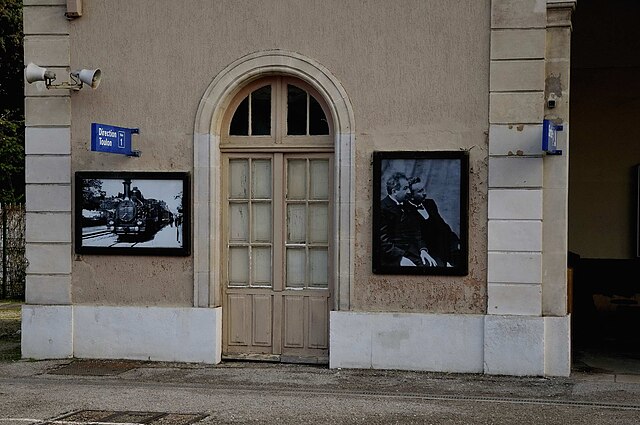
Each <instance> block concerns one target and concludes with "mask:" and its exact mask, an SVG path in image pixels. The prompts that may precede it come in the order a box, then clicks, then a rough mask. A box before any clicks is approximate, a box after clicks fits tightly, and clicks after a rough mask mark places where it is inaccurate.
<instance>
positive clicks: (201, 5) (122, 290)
mask: <svg viewBox="0 0 640 425" xmlns="http://www.w3.org/2000/svg"><path fill="white" fill-rule="evenodd" d="M489 15H490V2H489V0H484V1H473V2H442V1H439V0H430V1H425V0H413V1H404V2H388V1H369V2H344V1H341V0H332V1H323V2H300V1H297V0H289V1H283V0H271V1H247V2H237V1H216V2H211V1H191V2H188V3H186V2H175V1H165V2H158V1H151V0H146V1H142V0H140V1H135V2H132V1H128V0H121V1H115V0H114V1H109V2H103V1H97V0H94V1H89V0H85V1H84V16H83V17H82V18H80V19H77V20H74V21H71V22H70V28H71V30H70V33H71V64H72V66H82V67H100V68H101V69H102V72H103V80H102V83H101V85H100V87H99V89H98V90H95V91H93V92H89V91H88V90H86V89H85V90H83V91H81V92H78V93H75V94H73V101H72V102H71V104H72V117H73V118H72V127H71V134H72V136H71V137H72V171H80V170H136V171H138V170H139V171H189V172H192V171H193V127H194V120H195V114H196V109H197V107H198V103H199V101H200V99H201V98H202V96H203V94H204V92H205V90H206V88H207V87H208V85H209V84H210V83H211V81H212V80H213V78H214V77H215V76H216V75H217V74H218V73H219V72H220V71H221V70H222V69H224V67H225V66H227V65H228V64H229V63H231V62H233V61H234V60H236V59H238V58H239V57H242V56H244V55H246V54H249V53H251V52H256V51H260V50H265V49H275V48H277V49H284V50H289V51H294V52H298V53H300V54H302V55H304V56H307V57H310V58H313V59H314V60H316V61H318V62H319V63H320V64H322V65H323V66H324V67H326V68H327V69H328V70H329V71H330V72H331V73H332V74H333V75H334V76H336V78H337V79H338V80H339V81H340V82H341V84H342V86H343V87H344V88H345V90H346V92H347V94H348V96H349V98H350V102H351V104H352V105H353V109H354V115H355V125H356V128H355V143H356V198H355V202H356V205H355V210H356V217H355V219H356V240H355V248H356V255H355V261H356V262H355V269H354V272H355V273H354V274H355V281H354V283H353V285H352V288H353V290H352V293H351V298H352V303H351V307H352V308H353V309H355V310H374V311H377V310H381V311H382V310H385V311H431V312H451V313H454V312H455V313H483V312H485V310H486V307H485V306H486V267H487V265H486V258H487V255H486V240H487V230H486V223H487V203H486V193H487V189H486V181H487V130H488V88H489V24H490V16H489ZM92 122H103V123H110V124H114V125H120V126H125V127H126V126H130V127H138V128H140V135H139V136H135V138H134V144H135V146H134V148H135V149H139V150H140V151H142V157H141V158H126V157H119V156H113V155H106V154H98V153H93V152H90V151H89V143H90V125H91V123H92ZM429 149H435V150H459V149H465V150H470V159H471V161H470V164H471V174H470V208H469V217H470V219H469V221H470V229H469V235H470V237H469V242H470V252H469V275H468V276H466V277H410V276H376V275H373V274H372V273H371V260H370V258H371V203H372V200H371V195H372V193H371V192H372V189H371V181H372V168H371V155H372V152H373V151H374V150H429ZM214 213H215V212H214ZM72 267H73V269H72V270H73V276H72V296H73V302H74V303H101V304H125V305H126V304H136V305H169V304H171V305H184V306H188V305H192V303H193V300H192V299H193V262H192V257H186V258H180V257H148V258H145V257H118V256H109V257H106V256H87V255H84V256H81V257H80V256H77V257H76V258H75V261H74V262H73V265H72Z"/></svg>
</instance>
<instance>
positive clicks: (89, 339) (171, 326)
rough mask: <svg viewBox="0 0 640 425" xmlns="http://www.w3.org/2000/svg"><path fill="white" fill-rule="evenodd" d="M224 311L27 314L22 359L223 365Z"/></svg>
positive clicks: (91, 309) (28, 309)
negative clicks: (95, 359)
mask: <svg viewBox="0 0 640 425" xmlns="http://www.w3.org/2000/svg"><path fill="white" fill-rule="evenodd" d="M221 353H222V309H221V308H181V307H178V308H176V307H106V306H89V305H84V306H43V305H25V306H23V308H22V356H23V357H25V358H35V359H56V358H65V357H78V358H97V359H133V360H156V361H175V362H196V363H211V364H215V363H219V362H220V360H221Z"/></svg>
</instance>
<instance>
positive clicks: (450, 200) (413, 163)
mask: <svg viewBox="0 0 640 425" xmlns="http://www.w3.org/2000/svg"><path fill="white" fill-rule="evenodd" d="M398 173H399V174H398ZM403 176H404V179H405V180H404V181H402V178H403ZM418 180H419V181H418ZM405 186H406V188H405ZM387 187H390V188H391V191H392V192H393V195H392V194H390V193H388V190H387ZM420 187H423V189H424V190H423V191H421V190H420ZM405 189H406V190H405ZM403 193H404V195H403ZM421 194H422V195H425V196H426V197H425V199H424V200H423V201H422V202H418V201H419V200H420V198H421ZM394 195H395V196H394ZM403 197H404V199H402V200H400V199H398V198H403ZM394 198H395V199H394ZM468 199H469V155H468V152H466V151H395V152H374V153H373V240H372V245H373V252H372V269H373V273H376V274H399V275H400V274H401V275H416V274H418V275H452V276H464V275H467V274H468V256H469V246H468V205H469V201H468ZM412 201H413V202H412ZM398 202H400V203H398ZM415 204H422V206H421V207H418V206H416V205H415ZM425 251H426V252H425ZM425 253H426V254H427V255H426V256H425Z"/></svg>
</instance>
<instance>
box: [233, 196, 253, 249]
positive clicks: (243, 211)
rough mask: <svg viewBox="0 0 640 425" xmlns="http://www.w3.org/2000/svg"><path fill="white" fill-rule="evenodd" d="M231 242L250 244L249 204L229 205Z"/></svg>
mask: <svg viewBox="0 0 640 425" xmlns="http://www.w3.org/2000/svg"><path fill="white" fill-rule="evenodd" d="M229 241H230V242H249V209H248V205H247V203H233V204H229Z"/></svg>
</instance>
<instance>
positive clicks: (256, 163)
mask: <svg viewBox="0 0 640 425" xmlns="http://www.w3.org/2000/svg"><path fill="white" fill-rule="evenodd" d="M251 165H252V167H253V170H252V171H253V173H252V178H251V180H252V188H253V190H252V194H253V196H252V197H253V199H270V198H271V161H270V160H268V159H256V160H253V161H252V163H251Z"/></svg>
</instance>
